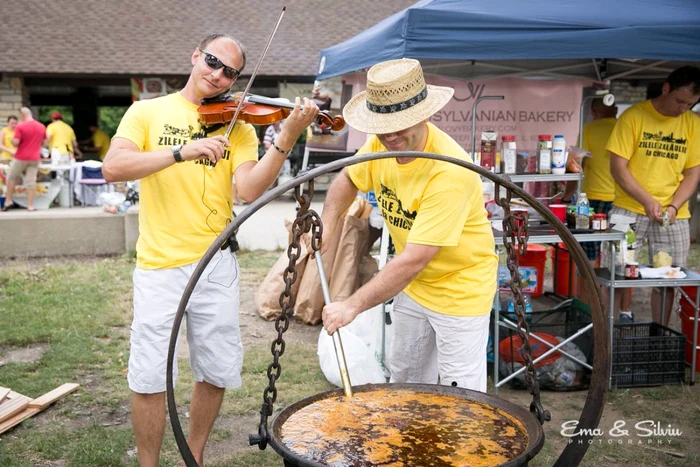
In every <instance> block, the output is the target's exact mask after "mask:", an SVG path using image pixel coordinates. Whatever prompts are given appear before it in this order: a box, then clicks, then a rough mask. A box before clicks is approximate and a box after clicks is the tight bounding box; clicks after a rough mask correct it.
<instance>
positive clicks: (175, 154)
mask: <svg viewBox="0 0 700 467" xmlns="http://www.w3.org/2000/svg"><path fill="white" fill-rule="evenodd" d="M180 149H182V144H178V145H177V146H173V147H172V148H170V150H171V151H172V152H173V157H174V158H175V162H182V155H181V154H180Z"/></svg>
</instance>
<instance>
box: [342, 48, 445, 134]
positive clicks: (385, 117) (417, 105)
mask: <svg viewBox="0 0 700 467" xmlns="http://www.w3.org/2000/svg"><path fill="white" fill-rule="evenodd" d="M453 94H454V89H452V88H448V87H443V86H433V85H430V84H428V85H426V84H425V79H424V78H423V69H422V68H421V66H420V63H419V62H418V61H417V60H413V59H409V58H402V59H399V60H389V61H388V62H382V63H378V64H376V65H374V66H373V67H372V68H370V69H369V71H368V72H367V90H366V91H363V92H361V93H359V94H357V95H356V96H354V97H353V98H352V99H350V102H348V103H347V105H346V106H345V108H344V109H343V117H344V118H345V121H346V122H347V123H348V125H350V126H351V127H353V128H354V129H356V130H358V131H361V132H363V133H372V134H386V133H394V132H396V131H401V130H405V129H406V128H410V127H412V126H414V125H416V124H418V123H420V122H422V121H423V120H426V119H427V118H429V117H430V116H431V115H433V114H434V113H435V112H437V111H438V110H440V109H441V108H442V107H443V106H444V105H445V104H447V103H448V102H449V101H450V99H452V95H453Z"/></svg>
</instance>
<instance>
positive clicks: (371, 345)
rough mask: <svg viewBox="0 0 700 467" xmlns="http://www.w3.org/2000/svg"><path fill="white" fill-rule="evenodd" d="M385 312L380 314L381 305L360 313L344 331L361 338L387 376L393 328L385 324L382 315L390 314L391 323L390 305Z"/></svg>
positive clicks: (384, 318)
mask: <svg viewBox="0 0 700 467" xmlns="http://www.w3.org/2000/svg"><path fill="white" fill-rule="evenodd" d="M385 310H386V311H385V312H382V305H377V306H375V307H373V308H370V309H369V310H367V311H365V312H363V313H360V314H359V315H358V316H357V318H355V319H354V320H353V321H352V323H350V324H348V325H347V326H346V327H345V328H344V329H347V330H349V331H351V332H352V333H353V334H355V335H356V336H361V338H362V340H363V341H364V343H365V345H367V347H368V349H369V351H370V353H371V354H372V355H373V356H374V359H375V360H376V361H377V362H378V363H379V365H380V366H381V367H382V369H384V370H385V374H386V375H387V376H389V349H390V347H391V338H392V335H393V327H392V326H391V324H385V322H386V317H385V315H384V313H389V314H390V318H389V322H392V321H391V312H392V305H391V304H387V305H385Z"/></svg>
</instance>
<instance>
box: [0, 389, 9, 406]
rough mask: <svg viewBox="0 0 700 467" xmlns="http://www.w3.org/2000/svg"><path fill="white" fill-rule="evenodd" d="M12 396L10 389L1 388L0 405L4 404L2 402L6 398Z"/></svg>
mask: <svg viewBox="0 0 700 467" xmlns="http://www.w3.org/2000/svg"><path fill="white" fill-rule="evenodd" d="M8 394H10V388H2V387H0V404H2V401H4V400H5V398H6V397H7V396H8Z"/></svg>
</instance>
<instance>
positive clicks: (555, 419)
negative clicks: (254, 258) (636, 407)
mask: <svg viewBox="0 0 700 467" xmlns="http://www.w3.org/2000/svg"><path fill="white" fill-rule="evenodd" d="M244 282H245V281H244ZM254 293H255V286H254V285H252V284H249V285H247V286H246V285H242V287H241V333H242V337H243V343H244V345H251V344H260V343H267V342H271V340H272V339H273V338H274V336H275V334H276V332H275V331H274V322H268V321H264V320H263V319H261V318H260V317H259V316H258V315H257V313H256V312H255V305H254V303H253V294H254ZM544 301H546V299H545V300H544ZM649 301H650V292H649V291H645V290H639V291H638V292H635V298H634V307H633V309H634V310H635V312H636V313H635V314H636V319H637V321H640V322H643V321H650V320H651V312H650V309H649ZM536 305H537V304H536ZM671 327H673V328H676V329H679V328H680V323H679V322H678V318H677V316H676V315H674V316H673V318H672V321H671ZM320 331H321V326H320V325H318V326H308V325H305V324H301V323H299V322H296V321H294V320H293V321H292V323H291V325H290V328H289V330H288V331H287V333H286V334H285V339H286V340H288V341H301V342H307V343H310V344H312V345H316V343H317V340H318V334H319V332H320ZM181 352H182V351H181ZM489 365H491V364H489ZM688 390H689V391H690V390H691V388H690V387H688ZM490 393H491V394H493V392H492V391H490ZM586 395H587V391H573V392H553V391H543V395H542V402H543V404H544V405H545V408H546V409H548V410H549V411H550V412H551V414H552V420H551V421H550V422H548V423H546V424H545V435H546V437H547V443H548V444H550V447H549V448H548V449H549V453H550V457H551V459H552V460H554V459H556V457H558V455H559V453H560V452H561V450H563V449H564V447H565V439H564V438H563V437H562V436H561V435H560V433H559V432H560V430H561V426H562V423H564V422H566V421H569V420H577V419H578V418H579V416H580V414H581V410H582V408H583V404H584V402H585V399H586ZM499 397H502V398H504V399H507V400H509V401H511V402H514V403H516V404H518V405H520V406H522V407H524V408H527V407H529V404H530V402H531V396H530V395H529V394H528V392H527V391H522V390H513V389H510V388H507V387H505V388H501V389H500V390H499ZM640 402H641V401H640ZM663 403H664V404H667V405H666V407H667V409H668V410H670V411H671V412H675V413H683V411H684V410H687V408H686V407H684V406H685V404H687V401H684V400H683V399H682V398H680V399H674V400H670V401H664V402H663ZM628 419H629V414H624V413H622V412H621V411H619V410H617V409H616V407H614V406H613V405H612V404H611V403H608V404H606V408H605V411H604V413H603V416H602V420H601V423H600V427H601V428H602V429H603V430H605V431H606V432H607V431H608V430H610V429H611V428H612V427H613V426H614V424H615V423H616V421H618V420H628ZM257 421H258V417H257V416H247V417H220V418H219V420H217V427H221V428H225V429H228V430H230V431H231V434H232V436H231V437H230V438H228V439H227V440H226V441H225V442H212V443H210V448H209V452H208V454H207V455H208V456H209V459H210V460H211V461H212V462H216V461H217V460H224V459H226V458H227V457H230V456H231V455H232V454H233V453H234V452H235V451H238V450H241V449H252V448H250V447H249V446H248V444H247V438H248V434H249V433H250V432H251V428H253V427H255V426H256V424H257ZM673 423H674V427H678V428H679V429H681V430H683V432H684V433H688V434H689V433H693V432H694V427H693V426H690V425H689V424H687V423H682V422H680V421H677V420H673ZM255 449H257V448H255ZM668 449H670V450H673V449H674V448H673V447H672V446H671V447H668ZM675 449H678V447H676V448H675ZM694 449H695V448H694ZM698 451H700V448H698ZM543 452H544V451H543ZM603 461H604V463H603V464H601V465H616V466H619V465H636V463H629V462H628V461H625V460H621V459H616V458H615V457H614V453H613V454H612V455H606V456H603ZM551 463H552V462H549V463H547V461H545V462H544V463H542V464H538V465H551ZM582 465H590V464H586V462H585V461H584V463H583V464H582ZM650 465H651V464H650ZM654 465H666V464H664V463H660V464H659V463H654Z"/></svg>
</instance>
